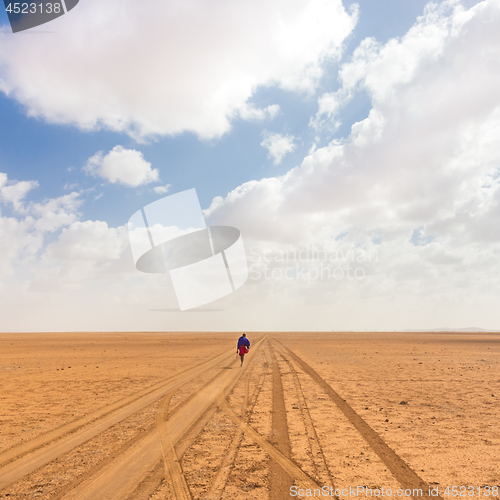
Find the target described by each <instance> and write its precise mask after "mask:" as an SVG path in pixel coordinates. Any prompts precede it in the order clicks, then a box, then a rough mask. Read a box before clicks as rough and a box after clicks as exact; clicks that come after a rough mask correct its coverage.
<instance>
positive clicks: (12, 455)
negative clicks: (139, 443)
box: [0, 350, 191, 467]
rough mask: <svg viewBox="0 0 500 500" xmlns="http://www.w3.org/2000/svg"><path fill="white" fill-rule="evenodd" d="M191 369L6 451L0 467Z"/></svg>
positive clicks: (0, 455) (135, 399) (0, 457)
mask: <svg viewBox="0 0 500 500" xmlns="http://www.w3.org/2000/svg"><path fill="white" fill-rule="evenodd" d="M184 352H186V353H188V352H189V351H187V350H186V351H182V352H181V354H183V353H184ZM190 368H191V367H187V368H185V369H183V370H181V371H179V372H177V373H175V374H174V375H173V376H172V377H167V378H165V379H163V380H160V381H159V382H156V383H155V384H153V385H151V386H149V387H146V388H145V389H142V390H139V391H136V392H135V393H134V394H131V395H130V396H125V397H123V398H121V399H119V400H118V401H115V402H114V403H111V404H109V405H106V406H104V407H102V408H99V409H97V410H95V411H93V412H91V413H89V414H87V415H84V416H82V417H81V418H79V419H77V420H74V421H72V422H68V423H67V424H63V425H62V426H60V427H58V428H56V429H52V430H50V431H47V432H44V433H42V434H40V435H39V436H37V437H35V438H33V439H31V440H30V441H28V442H26V443H21V444H18V445H15V446H13V447H11V448H9V449H7V450H4V451H2V452H1V453H0V467H4V466H5V465H7V464H8V463H9V462H12V461H13V460H19V459H20V458H22V457H23V456H25V455H27V454H28V453H31V452H33V451H35V450H37V449H38V448H42V447H43V446H46V445H47V444H49V443H51V442H53V441H56V440H57V439H60V438H61V437H63V436H64V435H66V434H69V433H71V432H75V431H77V430H78V429H80V428H82V427H84V426H86V425H88V424H91V423H92V422H94V421H96V420H98V419H100V418H103V417H105V416H106V415H108V414H110V413H112V412H113V411H117V410H119V409H120V408H123V407H124V406H127V405H130V404H132V403H134V402H135V401H137V400H138V399H141V398H143V397H145V396H147V395H148V394H150V393H151V392H153V391H155V390H157V389H159V388H161V387H163V386H164V385H165V384H166V383H168V382H169V381H170V380H172V378H173V377H176V376H179V375H181V374H182V373H185V372H186V371H188V370H189V369H190Z"/></svg>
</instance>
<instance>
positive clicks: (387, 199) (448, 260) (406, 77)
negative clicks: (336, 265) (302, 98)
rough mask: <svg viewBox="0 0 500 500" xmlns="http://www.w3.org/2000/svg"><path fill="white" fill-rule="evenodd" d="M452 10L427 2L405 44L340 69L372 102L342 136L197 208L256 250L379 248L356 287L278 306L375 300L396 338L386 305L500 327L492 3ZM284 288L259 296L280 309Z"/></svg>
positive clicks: (499, 9)
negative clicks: (282, 171)
mask: <svg viewBox="0 0 500 500" xmlns="http://www.w3.org/2000/svg"><path fill="white" fill-rule="evenodd" d="M450 5H451V8H450V10H448V11H447V10H446V8H445V7H447V6H448V7H450ZM447 6H446V5H444V6H441V7H435V6H434V5H430V6H429V7H428V9H427V14H426V16H425V17H423V18H422V19H420V20H419V22H418V23H417V24H416V26H415V27H414V28H412V29H411V30H410V31H409V33H408V34H407V35H406V36H405V37H403V38H402V39H401V40H391V41H389V42H388V43H387V44H385V45H379V44H376V43H374V42H373V41H370V42H364V43H362V44H361V47H360V49H359V52H358V54H357V55H355V57H354V63H355V64H354V63H353V62H351V63H348V65H347V66H345V67H344V68H342V70H341V76H342V78H341V80H342V81H343V83H344V88H345V92H346V93H347V92H353V93H354V92H357V91H358V89H361V88H363V89H367V90H368V91H369V94H370V95H371V98H372V106H373V108H372V110H371V112H370V114H369V116H368V117H367V118H366V119H365V120H363V121H362V122H359V123H357V124H355V125H354V126H353V127H352V132H351V135H350V136H349V138H348V139H347V140H345V141H333V142H332V143H331V144H329V145H328V146H327V147H324V148H320V149H318V150H314V151H313V152H312V153H311V154H310V155H309V156H308V157H306V158H305V159H304V161H303V163H302V165H301V167H298V168H294V169H292V170H291V171H289V172H288V173H287V174H286V175H284V176H282V177H279V178H268V179H263V180H261V181H259V182H251V183H246V184H244V185H242V186H240V187H239V188H237V189H235V190H234V191H232V192H231V193H229V194H228V196H227V197H226V198H224V199H222V198H220V197H219V198H217V199H214V202H213V204H212V206H211V207H210V208H209V209H208V210H207V211H206V212H205V214H206V216H207V217H209V218H210V222H211V223H214V224H228V225H234V226H236V227H238V228H240V229H241V230H242V234H243V237H244V238H245V241H246V242H250V245H251V244H252V242H253V243H257V244H258V245H260V248H261V249H269V248H273V246H274V247H278V248H284V246H285V245H288V246H290V247H293V248H295V249H297V248H300V246H301V245H317V246H318V247H322V248H326V249H327V250H335V249H338V248H339V247H342V246H349V245H351V246H354V247H356V248H365V249H370V248H375V249H376V250H377V252H378V256H379V259H378V262H377V263H376V265H375V266H371V269H367V277H366V279H365V280H364V281H362V282H360V283H348V282H347V281H344V282H342V283H337V284H335V283H332V282H327V283H325V282H320V281H316V282H312V283H307V282H303V283H302V285H300V283H299V282H297V281H294V282H292V284H290V283H289V286H286V287H284V288H283V290H282V291H281V292H280V293H281V295H280V297H281V298H282V299H283V301H286V300H291V301H292V302H290V303H297V304H298V303H300V299H299V298H300V297H301V292H300V291H299V290H302V291H303V293H304V294H306V291H307V297H308V298H309V300H310V301H311V304H313V303H316V304H320V303H323V302H324V301H326V303H337V304H344V305H345V306H346V307H347V308H346V309H345V310H346V311H347V310H352V308H353V307H356V308H357V310H358V311H361V310H363V311H367V310H368V309H367V304H368V303H369V301H372V303H373V304H375V303H376V302H377V303H378V307H383V311H385V312H384V314H385V313H388V312H389V309H390V311H391V314H386V316H387V318H389V319H386V320H385V319H382V320H380V318H379V319H378V320H380V322H381V324H385V327H390V328H397V327H398V324H397V321H399V326H403V325H404V323H401V322H402V321H404V319H405V318H404V314H402V313H401V314H399V313H397V314H393V312H394V311H393V309H392V308H390V307H389V306H388V304H390V303H391V302H392V303H394V304H396V303H397V304H398V308H399V310H400V311H401V312H402V311H406V312H408V311H412V310H413V308H414V307H416V305H415V304H420V306H419V307H423V309H422V321H424V322H427V323H426V324H422V326H426V327H432V326H434V325H432V322H433V321H435V322H436V323H441V322H442V321H445V322H446V318H450V317H453V318H459V317H460V318H466V317H469V318H475V319H473V320H472V321H476V322H482V323H481V324H483V325H485V324H489V325H490V326H494V325H495V326H496V327H497V328H498V323H496V319H495V316H494V313H493V312H492V310H491V303H492V302H494V301H495V300H498V298H499V295H500V278H499V276H500V229H499V228H500V169H499V165H500V142H499V141H498V137H499V134H500V94H499V93H498V88H500V67H499V66H498V64H497V62H495V61H498V60H499V59H500V5H499V4H498V2H496V1H489V0H488V1H485V2H483V3H481V4H478V5H476V6H475V7H474V8H473V9H471V10H470V11H468V12H464V11H463V9H462V8H461V7H460V6H459V5H455V4H447ZM361 52H362V53H363V55H362V57H361V55H360V53H361ZM346 68H348V69H349V71H347V70H346ZM331 104H332V105H331V106H330V108H329V110H327V108H328V107H327V106H326V103H325V107H324V109H325V110H327V111H331V115H330V118H331V120H332V121H334V120H335V119H336V118H337V115H336V109H337V107H338V101H336V100H335V98H334V99H332V102H331ZM322 119H325V122H326V123H327V122H328V116H323V117H322ZM415 231H420V234H419V238H418V240H417V241H413V242H412V241H411V239H412V235H413V234H414V232H415ZM261 264H263V262H261ZM368 271H369V272H368ZM285 284H286V283H285ZM279 286H281V285H278V284H276V282H273V280H270V281H267V282H266V281H265V280H264V281H263V282H262V287H261V288H259V292H260V293H261V294H262V296H264V295H265V294H266V293H272V294H273V297H274V300H275V301H276V294H277V290H278V289H279ZM291 287H292V288H293V287H296V289H295V292H292V291H291V290H292V288H291ZM266 289H267V292H266V291H265V290H266ZM248 293H250V292H248ZM291 296H294V297H295V298H294V299H292V298H290V297H291ZM360 297H362V298H363V301H361V302H360V301H359V298H360ZM382 298H383V301H382V302H381V300H382ZM294 300H295V301H296V302H293V301H294ZM430 301H435V303H439V304H440V307H442V310H438V309H439V307H435V308H434V307H430V306H429V304H430ZM283 303H284V302H283ZM354 304H356V305H354ZM466 304H467V305H466ZM470 304H474V307H476V310H475V311H474V310H473V308H472V306H471V307H469V305H470ZM434 309H436V310H434ZM380 310H382V309H380ZM443 311H445V312H446V314H444V312H443ZM452 311H453V312H452ZM479 311H480V312H479ZM370 314H371V318H372V320H373V318H375V317H376V315H377V313H376V310H375V309H374V310H373V312H372V313H370ZM467 315H469V316H467ZM433 318H435V319H434V320H433ZM378 320H377V321H378ZM406 324H407V323H406ZM367 327H368V325H367Z"/></svg>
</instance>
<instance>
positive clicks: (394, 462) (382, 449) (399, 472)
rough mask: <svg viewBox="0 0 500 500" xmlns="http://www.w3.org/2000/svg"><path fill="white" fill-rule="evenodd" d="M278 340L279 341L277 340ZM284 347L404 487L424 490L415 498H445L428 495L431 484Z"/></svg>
mask: <svg viewBox="0 0 500 500" xmlns="http://www.w3.org/2000/svg"><path fill="white" fill-rule="evenodd" d="M275 342H278V341H275ZM278 344H279V345H280V346H281V347H282V349H283V350H284V351H285V352H286V354H288V355H289V356H290V357H291V358H292V359H293V360H294V361H296V362H297V364H298V365H299V366H300V367H301V368H302V369H303V370H304V372H305V373H307V374H308V375H309V376H310V377H311V378H312V379H313V380H314V381H315V382H316V383H317V384H318V385H319V386H320V387H321V388H322V389H323V390H324V391H325V392H326V394H327V395H328V397H329V398H330V399H331V400H332V401H333V402H334V403H335V404H336V405H337V407H338V408H339V410H340V411H341V412H342V413H343V414H344V415H345V416H346V418H347V419H348V420H349V422H350V423H351V425H352V426H353V427H354V428H355V429H356V430H357V431H358V432H359V433H360V434H361V436H362V437H363V438H364V439H365V441H366V442H367V443H368V444H369V445H370V446H371V448H372V449H373V451H374V452H375V453H376V454H377V455H378V457H379V458H380V459H381V460H382V462H383V463H384V464H385V465H386V466H387V468H388V469H389V471H390V472H391V473H392V475H393V476H394V478H395V479H396V480H397V481H399V482H400V484H401V485H402V486H403V488H404V489H411V490H412V491H413V490H422V493H423V494H422V495H418V496H414V497H413V498H414V499H415V500H422V499H428V500H431V499H437V500H443V499H442V497H440V496H435V497H430V496H429V495H428V493H427V492H428V491H429V485H428V484H427V483H426V482H425V481H424V480H423V479H422V478H421V477H420V476H419V475H418V474H417V473H416V472H415V471H414V470H413V469H412V468H411V467H410V466H409V465H408V464H407V463H406V462H405V461H404V460H403V459H402V458H401V457H400V456H399V455H397V453H396V452H395V451H394V450H393V449H392V448H390V447H389V446H388V445H387V443H386V442H385V441H384V440H383V439H382V437H381V436H380V434H378V433H377V432H376V431H375V430H374V429H372V428H371V427H370V426H369V425H368V423H367V422H365V420H363V419H362V418H361V417H360V416H359V415H358V414H357V413H356V412H355V411H354V409H353V408H352V407H351V406H349V404H348V403H347V402H346V401H345V400H344V399H342V398H341V397H340V395H339V394H338V393H337V392H335V391H334V390H333V389H332V388H331V386H330V385H329V384H328V382H326V381H325V380H324V379H323V378H322V377H321V376H320V375H319V374H318V373H317V372H316V371H315V370H314V369H313V368H312V367H311V366H309V365H308V364H307V363H306V362H305V361H303V360H302V359H301V358H300V357H299V356H297V354H295V353H294V352H293V351H291V350H290V349H288V347H286V346H284V345H283V344H281V342H278Z"/></svg>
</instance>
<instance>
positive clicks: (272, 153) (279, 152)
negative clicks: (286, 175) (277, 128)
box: [260, 131, 297, 165]
mask: <svg viewBox="0 0 500 500" xmlns="http://www.w3.org/2000/svg"><path fill="white" fill-rule="evenodd" d="M263 135H264V139H263V141H262V142H261V143H260V145H261V146H262V147H264V148H266V149H267V151H268V154H267V157H268V158H272V159H273V163H274V164H275V165H278V164H279V163H281V160H283V158H284V157H285V156H286V155H287V154H288V153H291V152H292V151H295V149H297V145H296V144H295V143H294V141H295V137H294V136H293V135H281V134H275V133H273V132H267V131H265V132H264V133H263Z"/></svg>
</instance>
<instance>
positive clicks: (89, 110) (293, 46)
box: [0, 0, 357, 139]
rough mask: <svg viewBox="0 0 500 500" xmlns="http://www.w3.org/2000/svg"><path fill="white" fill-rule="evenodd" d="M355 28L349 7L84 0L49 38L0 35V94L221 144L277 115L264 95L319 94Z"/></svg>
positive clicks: (63, 113) (79, 122) (302, 2)
mask: <svg viewBox="0 0 500 500" xmlns="http://www.w3.org/2000/svg"><path fill="white" fill-rule="evenodd" d="M356 19H357V14H356V11H353V13H352V14H348V13H346V12H345V10H344V8H343V6H342V2H341V0H296V1H294V2H283V1H281V0H253V1H249V0H246V1H240V2H232V1H229V0H228V1H220V2H216V3H214V2H213V1H211V0H193V1H191V2H162V1H160V0H156V1H152V2H149V3H148V5H147V8H145V6H144V3H143V2H135V1H133V0H107V1H106V2H102V1H101V0H86V1H85V2H80V4H79V5H78V9H75V10H73V11H72V12H70V13H68V14H67V15H65V16H62V17H60V18H59V19H57V20H55V21H52V23H51V30H53V31H54V33H53V34H51V35H50V36H46V37H34V38H33V37H27V36H16V37H3V38H2V44H1V45H0V68H1V69H0V91H3V92H4V93H6V94H8V95H9V96H10V97H11V98H13V99H16V100H17V101H19V102H20V103H21V104H22V105H24V106H25V107H26V109H27V111H28V113H29V114H30V115H32V116H37V117H42V118H45V119H46V120H48V121H49V122H53V123H65V124H67V123H69V124H73V125H76V126H78V127H80V128H82V129H95V128H99V127H105V128H108V129H111V130H115V131H124V132H127V133H129V134H131V135H132V136H134V137H136V138H138V139H141V138H144V137H147V136H152V135H155V134H177V133H181V132H184V131H192V132H194V133H196V134H198V135H199V136H200V137H203V138H213V137H218V136H220V135H222V134H224V133H225V132H227V131H228V130H229V128H230V120H231V118H232V117H234V116H237V115H238V114H239V115H240V116H242V117H243V118H245V119H252V120H254V119H259V120H261V119H264V118H272V116H273V113H275V112H276V109H277V108H276V107H272V108H269V107H268V108H266V109H265V110H254V109H251V108H249V105H248V104H247V101H248V100H249V98H250V97H251V96H252V93H253V92H254V90H255V89H257V88H258V87H259V86H265V85H278V86H280V87H282V88H284V89H287V90H291V91H298V92H311V91H313V90H314V88H315V87H316V85H317V83H318V80H319V78H320V77H321V75H322V72H323V70H322V64H323V62H324V61H325V60H326V59H332V58H338V56H339V55H340V52H341V47H342V43H343V41H344V40H345V38H346V37H347V36H348V35H349V33H350V32H351V31H352V29H353V27H354V25H355V22H356ZM34 82H36V84H35V83H34Z"/></svg>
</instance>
